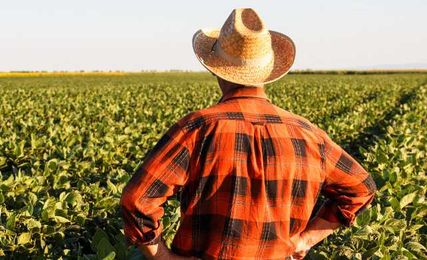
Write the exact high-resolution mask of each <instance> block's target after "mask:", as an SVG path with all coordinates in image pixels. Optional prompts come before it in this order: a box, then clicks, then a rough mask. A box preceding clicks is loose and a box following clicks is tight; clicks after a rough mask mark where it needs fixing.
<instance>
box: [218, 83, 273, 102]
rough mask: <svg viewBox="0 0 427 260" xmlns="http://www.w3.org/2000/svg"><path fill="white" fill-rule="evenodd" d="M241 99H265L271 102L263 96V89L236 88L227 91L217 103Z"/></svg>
mask: <svg viewBox="0 0 427 260" xmlns="http://www.w3.org/2000/svg"><path fill="white" fill-rule="evenodd" d="M242 97H245V98H248V97H250V98H262V99H266V100H267V101H268V102H271V100H270V99H269V98H268V97H267V95H266V94H265V90H264V88H263V87H238V88H233V89H231V90H229V91H227V92H226V93H225V94H224V95H222V97H221V99H220V100H219V101H218V103H222V102H224V101H226V100H229V99H232V98H242Z"/></svg>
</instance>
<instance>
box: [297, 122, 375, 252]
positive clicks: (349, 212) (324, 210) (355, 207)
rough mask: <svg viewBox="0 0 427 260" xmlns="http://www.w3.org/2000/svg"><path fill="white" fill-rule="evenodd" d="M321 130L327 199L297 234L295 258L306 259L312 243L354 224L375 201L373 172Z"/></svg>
mask: <svg viewBox="0 0 427 260" xmlns="http://www.w3.org/2000/svg"><path fill="white" fill-rule="evenodd" d="M319 130H320V129H319ZM320 133H321V136H322V138H323V140H324V146H323V147H322V148H323V149H322V150H321V157H322V158H323V159H324V169H325V173H326V176H325V182H324V184H323V187H322V191H321V192H322V194H324V195H325V196H326V197H327V200H326V201H325V203H324V204H323V205H322V207H321V208H320V210H319V212H318V214H317V215H316V217H315V218H314V219H313V220H311V221H310V222H309V224H308V225H307V227H306V229H305V230H304V231H303V232H302V233H301V234H300V236H299V237H297V238H294V241H295V244H296V247H297V248H296V251H295V254H294V258H295V259H302V257H304V255H305V254H306V253H307V251H308V250H309V249H310V248H311V247H312V246H314V245H316V244H317V243H319V242H320V241H322V240H323V239H325V238H326V237H327V236H329V235H330V234H332V233H333V231H334V230H335V229H337V228H338V227H340V226H341V225H344V226H346V227H349V226H351V225H352V224H353V222H354V221H355V219H356V217H357V216H358V215H359V214H360V213H361V212H362V211H363V210H364V209H366V207H367V206H368V205H369V204H370V203H371V202H372V200H373V199H374V196H375V192H376V190H377V188H376V185H375V182H374V180H373V179H372V177H371V176H370V175H369V173H368V172H367V171H366V170H365V169H363V167H362V166H361V165H360V164H359V163H358V162H357V161H356V160H355V159H354V158H352V157H351V156H350V155H349V154H348V153H347V152H346V151H344V149H342V148H341V147H340V146H338V145H337V144H336V143H334V142H333V141H332V140H331V139H330V138H329V137H328V136H327V135H326V133H325V132H323V131H322V130H320Z"/></svg>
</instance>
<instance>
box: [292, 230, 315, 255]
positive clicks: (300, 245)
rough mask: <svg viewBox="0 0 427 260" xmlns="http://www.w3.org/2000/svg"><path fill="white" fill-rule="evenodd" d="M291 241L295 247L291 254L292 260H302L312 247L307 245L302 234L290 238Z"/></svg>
mask: <svg viewBox="0 0 427 260" xmlns="http://www.w3.org/2000/svg"><path fill="white" fill-rule="evenodd" d="M291 241H292V243H294V245H295V246H296V247H295V251H294V253H293V254H292V257H293V259H304V257H305V256H306V255H307V253H308V250H310V248H311V247H312V245H310V244H309V243H308V240H307V239H306V237H305V236H304V234H303V233H302V234H298V235H295V236H293V237H291Z"/></svg>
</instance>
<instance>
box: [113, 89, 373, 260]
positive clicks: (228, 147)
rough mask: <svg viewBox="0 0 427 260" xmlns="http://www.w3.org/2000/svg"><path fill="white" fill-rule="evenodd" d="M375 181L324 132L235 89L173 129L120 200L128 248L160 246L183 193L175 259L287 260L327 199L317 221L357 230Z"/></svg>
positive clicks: (256, 93)
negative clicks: (173, 201) (168, 208)
mask: <svg viewBox="0 0 427 260" xmlns="http://www.w3.org/2000/svg"><path fill="white" fill-rule="evenodd" d="M375 191H376V186H375V183H374V181H373V180H372V178H371V176H370V175H369V174H368V173H367V172H366V171H365V170H364V169H363V168H362V167H361V166H360V165H359V163H357V162H356V160H354V159H353V158H352V157H351V156H350V155H349V154H348V153H346V152H345V151H344V150H343V149H342V148H341V147H339V146H338V145H337V144H335V143H334V142H333V141H332V140H331V139H330V138H329V137H328V136H327V134H326V133H325V132H323V131H322V130H320V129H319V128H318V127H316V126H315V125H313V124H312V123H310V122H309V121H308V120H307V119H305V118H303V117H301V116H297V115H295V114H292V113H290V112H288V111H285V110H283V109H281V108H279V107H277V106H275V105H273V104H272V103H271V102H270V100H269V99H268V98H267V96H266V95H265V92H264V89H263V88H254V87H244V88H237V89H234V90H233V91H231V92H229V93H227V94H226V95H224V96H223V97H222V99H221V100H220V102H219V103H218V104H216V105H214V106H212V107H210V108H207V109H204V110H200V111H196V112H193V113H191V114H189V115H187V116H185V117H184V118H182V119H181V120H179V122H177V123H176V124H175V125H173V126H172V127H171V128H170V129H169V130H168V132H167V133H166V134H165V135H164V136H163V137H162V138H161V139H160V141H159V142H158V143H157V145H156V146H155V147H154V149H153V150H152V151H151V152H150V153H149V154H148V155H147V157H146V158H145V160H144V163H143V164H142V166H141V167H140V168H139V170H137V171H136V173H135V174H134V175H133V177H132V179H131V180H130V181H129V183H128V184H127V186H126V187H125V189H124V191H123V195H122V200H121V207H122V208H121V209H122V214H123V219H124V231H125V236H126V238H127V240H128V242H130V243H132V244H135V245H137V246H138V245H141V244H154V243H157V242H158V240H159V238H160V237H161V232H162V225H161V222H160V219H161V217H162V216H163V213H164V210H163V208H162V204H163V203H164V202H165V201H166V199H167V198H168V197H169V196H172V195H174V194H176V193H177V192H178V194H179V197H180V201H181V224H180V227H179V229H178V232H177V234H176V235H175V237H174V240H173V242H172V250H173V251H174V252H175V253H177V254H180V255H183V256H197V257H202V258H204V259H212V258H221V259H238V258H245V257H246V258H260V259H283V258H285V257H286V256H289V255H291V254H292V253H293V251H294V249H295V245H294V244H293V243H292V242H291V241H290V237H291V236H293V235H295V234H299V233H301V232H302V231H303V230H304V229H305V227H306V225H307V223H308V221H309V220H310V216H311V214H312V211H313V207H314V206H315V203H316V201H317V199H318V197H319V194H324V195H325V196H326V197H327V198H328V200H327V203H326V207H325V208H324V210H322V211H321V212H320V213H319V215H320V216H321V217H322V218H324V219H327V220H329V221H331V222H340V223H342V224H343V225H345V226H350V225H351V224H352V223H353V221H354V219H355V217H356V216H357V215H358V214H359V213H360V212H361V211H362V210H363V209H364V208H365V207H366V206H367V205H368V204H369V203H370V202H371V201H372V200H373V198H374V193H375Z"/></svg>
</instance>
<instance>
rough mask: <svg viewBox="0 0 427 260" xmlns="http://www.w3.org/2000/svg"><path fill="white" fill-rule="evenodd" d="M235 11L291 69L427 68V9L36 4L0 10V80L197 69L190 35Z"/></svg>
mask: <svg viewBox="0 0 427 260" xmlns="http://www.w3.org/2000/svg"><path fill="white" fill-rule="evenodd" d="M237 7H253V8H255V9H256V10H257V11H258V12H259V14H260V15H261V17H262V18H263V19H264V20H265V22H266V24H267V26H268V27H269V28H270V29H271V30H275V31H280V32H282V33H285V34H287V35H288V36H290V37H291V38H292V39H293V40H294V42H295V44H296V47H297V56H296V61H295V64H294V67H293V68H294V69H346V68H366V67H367V68H382V67H394V66H398V67H400V66H403V67H425V68H427V1H426V0H405V1H396V0H388V1H387V0H375V1H373V0H357V1H356V0H353V1H350V0H348V1H338V0H323V1H319V0H317V1H308V0H306V1H284V0H280V1H279V0H277V1H272V0H271V1H259V0H258V1H225V0H217V1H200V0H199V1H193V0H191V1H143V0H139V1H137V0H135V1H133V0H122V1H108V0H103V1H100V0H90V1H83V0H74V1H43V0H40V1H4V2H3V3H2V5H1V7H0V71H9V70H80V69H82V70H127V71H139V70H151V69H155V70H166V69H189V70H202V69H203V68H202V66H201V65H200V64H199V63H198V61H197V60H196V58H195V57H194V54H193V51H192V47H191V39H192V36H193V34H194V32H195V31H196V30H198V29H200V28H204V27H221V26H222V24H223V23H224V21H225V19H226V18H227V17H228V15H229V14H230V12H231V10H232V9H233V8H237Z"/></svg>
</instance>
